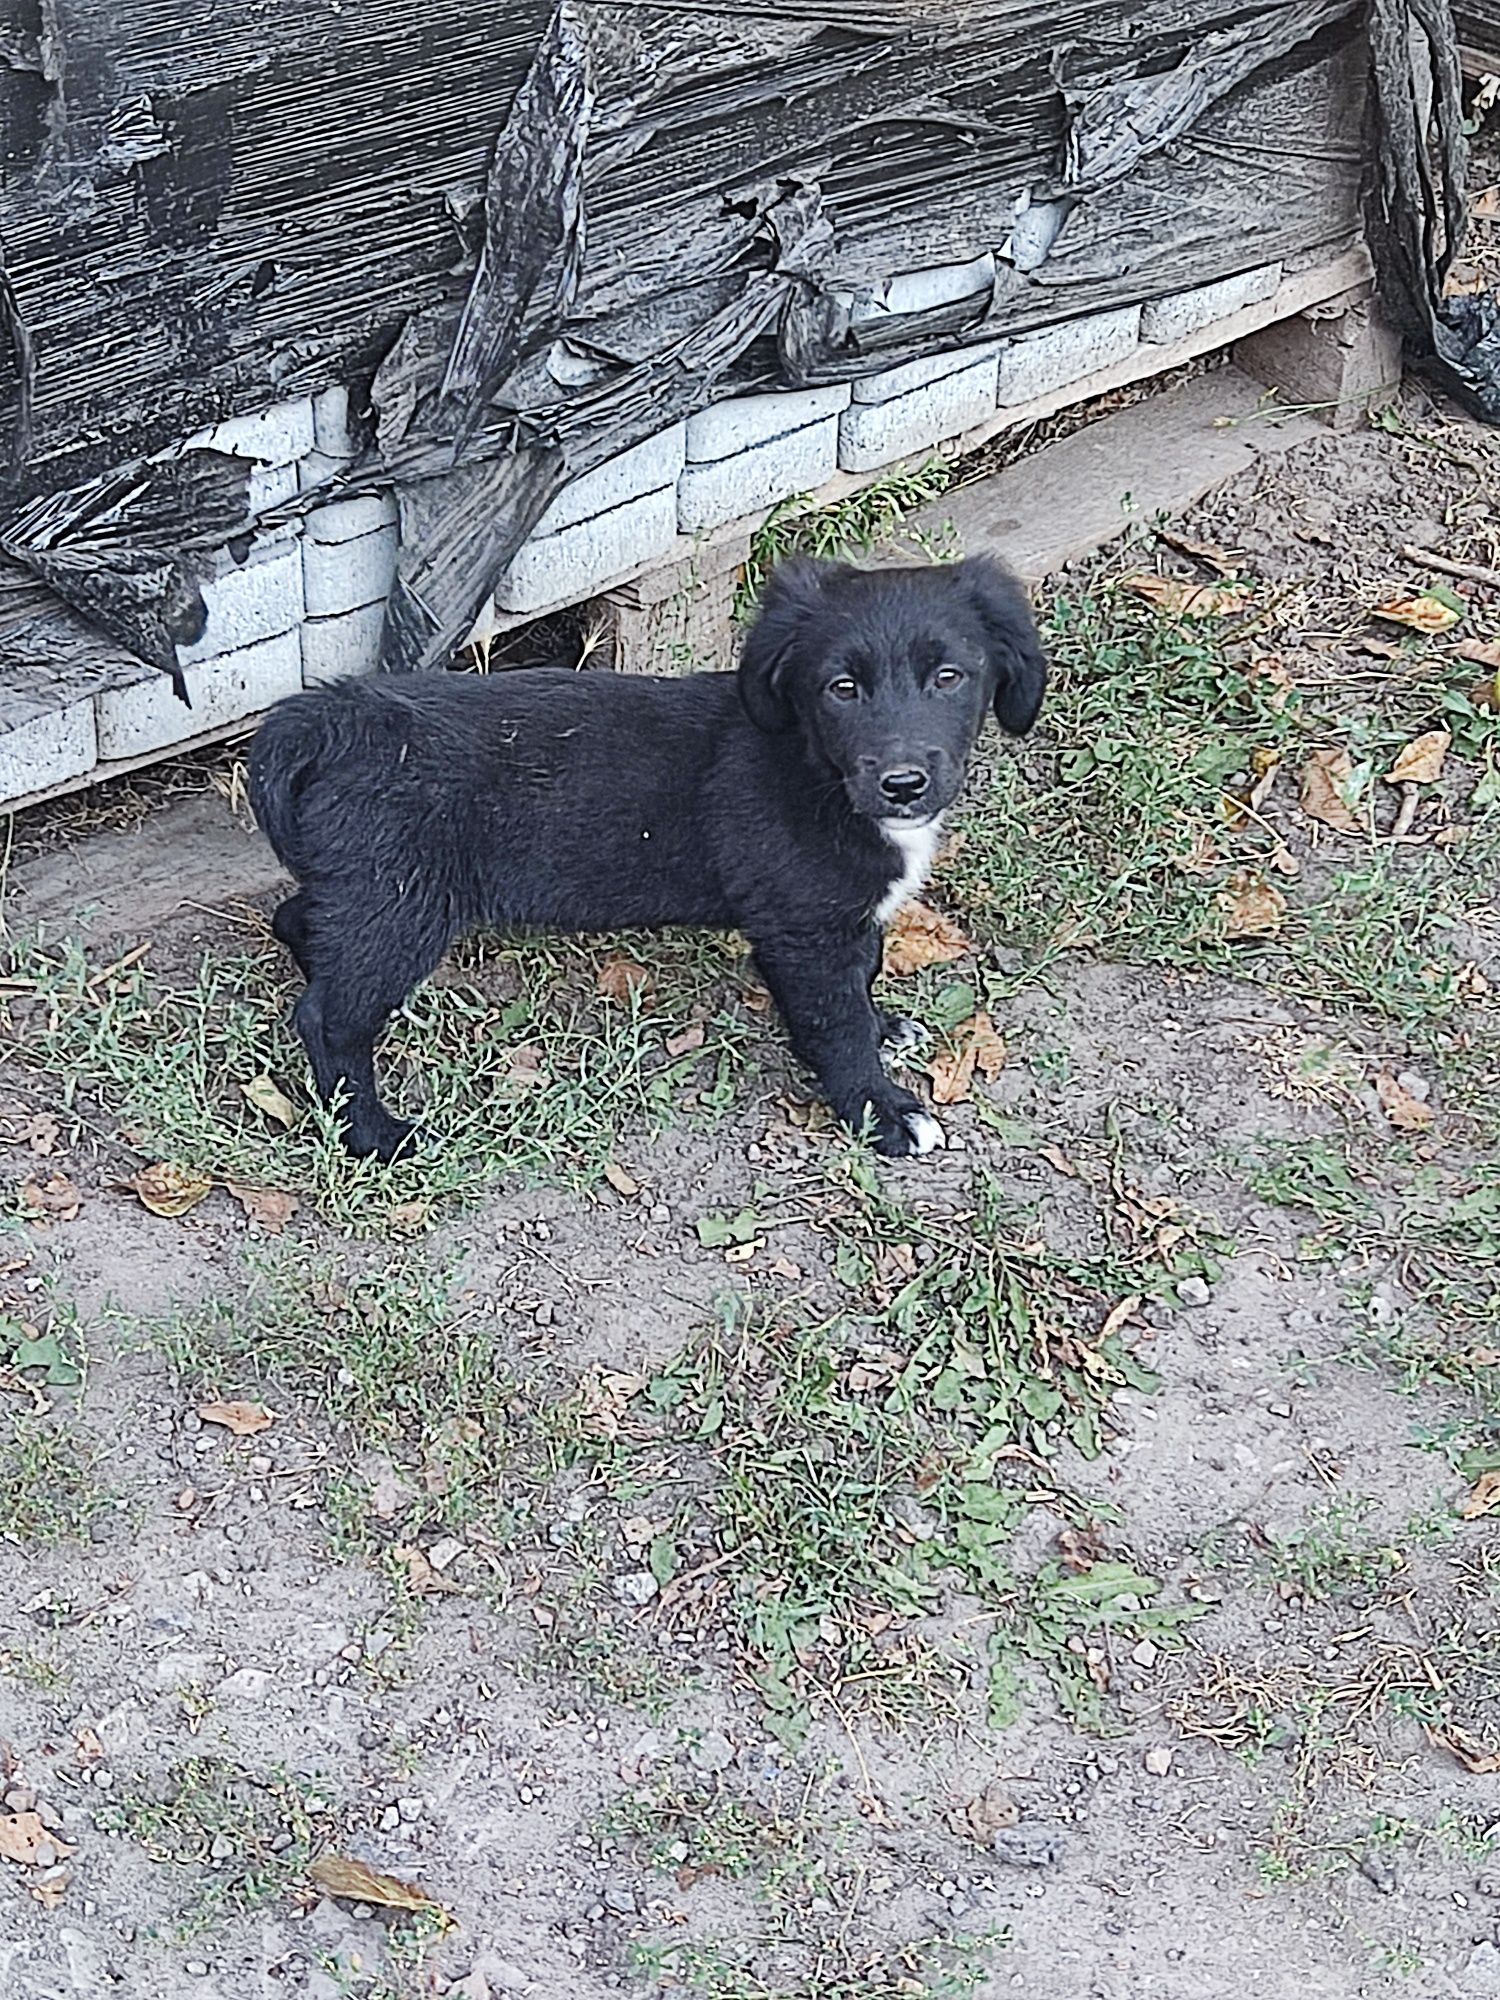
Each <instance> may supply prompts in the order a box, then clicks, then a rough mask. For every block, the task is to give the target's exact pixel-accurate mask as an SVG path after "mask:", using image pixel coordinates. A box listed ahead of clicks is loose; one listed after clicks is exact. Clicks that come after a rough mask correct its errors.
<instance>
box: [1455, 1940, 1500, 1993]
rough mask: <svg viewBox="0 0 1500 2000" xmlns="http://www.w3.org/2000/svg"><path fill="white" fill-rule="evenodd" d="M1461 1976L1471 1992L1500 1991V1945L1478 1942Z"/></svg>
mask: <svg viewBox="0 0 1500 2000" xmlns="http://www.w3.org/2000/svg"><path fill="white" fill-rule="evenodd" d="M1460 1978H1461V1979H1462V1981H1463V1984H1464V1986H1465V1988H1466V1989H1467V1990H1468V1991H1469V1992H1470V1993H1500V1945H1494V1944H1492V1943H1491V1942H1490V1940H1489V1939H1488V1938H1486V1939H1485V1940H1484V1942H1483V1943H1482V1944H1476V1945H1475V1947H1474V1949H1473V1950H1472V1951H1471V1952H1470V1953H1469V1956H1468V1960H1467V1962H1466V1964H1465V1966H1464V1969H1463V1972H1462V1973H1461V1974H1460Z"/></svg>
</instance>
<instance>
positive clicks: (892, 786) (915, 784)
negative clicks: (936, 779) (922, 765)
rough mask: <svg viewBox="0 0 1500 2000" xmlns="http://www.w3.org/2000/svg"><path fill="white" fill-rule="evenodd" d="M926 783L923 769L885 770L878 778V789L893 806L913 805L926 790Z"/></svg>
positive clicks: (925, 774) (926, 779)
mask: <svg viewBox="0 0 1500 2000" xmlns="http://www.w3.org/2000/svg"><path fill="white" fill-rule="evenodd" d="M927 785H928V778H927V773H926V772H925V771H915V770H911V771H886V772H884V773H882V775H881V779H880V789H881V791H883V792H884V793H885V795H886V797H887V798H888V799H889V800H890V802H891V804H892V805H893V806H913V805H915V804H916V802H917V800H918V799H919V798H921V796H922V794H923V792H925V791H926V789H927Z"/></svg>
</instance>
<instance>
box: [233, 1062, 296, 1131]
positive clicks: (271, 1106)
mask: <svg viewBox="0 0 1500 2000" xmlns="http://www.w3.org/2000/svg"><path fill="white" fill-rule="evenodd" d="M240 1089H241V1090H242V1091H243V1092H244V1093H245V1097H246V1099H247V1100H248V1101H249V1102H250V1103H251V1104H253V1105H254V1106H255V1108H256V1110H257V1111H264V1112H265V1114H266V1116H267V1117H268V1118H274V1119H275V1121H276V1123H277V1124H278V1125H284V1126H285V1127H286V1129H287V1131H288V1132H290V1131H291V1129H292V1127H293V1126H294V1125H295V1124H296V1122H297V1107H296V1106H295V1105H294V1104H293V1103H292V1102H291V1100H290V1099H289V1098H287V1097H284V1096H283V1095H282V1094H281V1092H280V1091H279V1090H278V1089H277V1088H276V1085H275V1084H274V1083H273V1082H272V1080H271V1078H270V1077H268V1076H257V1077H255V1078H253V1079H252V1081H251V1082H249V1083H242V1084H241V1085H240Z"/></svg>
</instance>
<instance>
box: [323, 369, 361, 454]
mask: <svg viewBox="0 0 1500 2000" xmlns="http://www.w3.org/2000/svg"><path fill="white" fill-rule="evenodd" d="M312 405H313V442H314V444H315V445H316V447H317V449H318V450H319V451H321V452H327V453H328V454H329V455H330V456H331V457H333V458H353V457H355V456H356V454H357V453H358V451H359V449H360V436H359V428H358V426H357V425H356V424H355V423H353V422H352V420H351V418H350V415H349V391H348V390H347V389H346V388H345V387H344V385H343V383H342V382H335V383H334V385H333V387H332V388H331V389H321V390H319V392H318V394H317V395H316V396H314V397H313V399H312Z"/></svg>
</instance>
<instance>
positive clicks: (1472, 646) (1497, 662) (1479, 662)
mask: <svg viewBox="0 0 1500 2000" xmlns="http://www.w3.org/2000/svg"><path fill="white" fill-rule="evenodd" d="M1453 650H1454V652H1455V653H1456V654H1457V656H1458V658H1459V659H1461V660H1472V661H1473V662H1474V664H1475V666H1476V667H1493V668H1494V669H1495V671H1496V672H1497V673H1500V639H1461V640H1460V641H1459V643H1458V644H1457V645H1456V646H1455V647H1454V648H1453Z"/></svg>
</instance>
